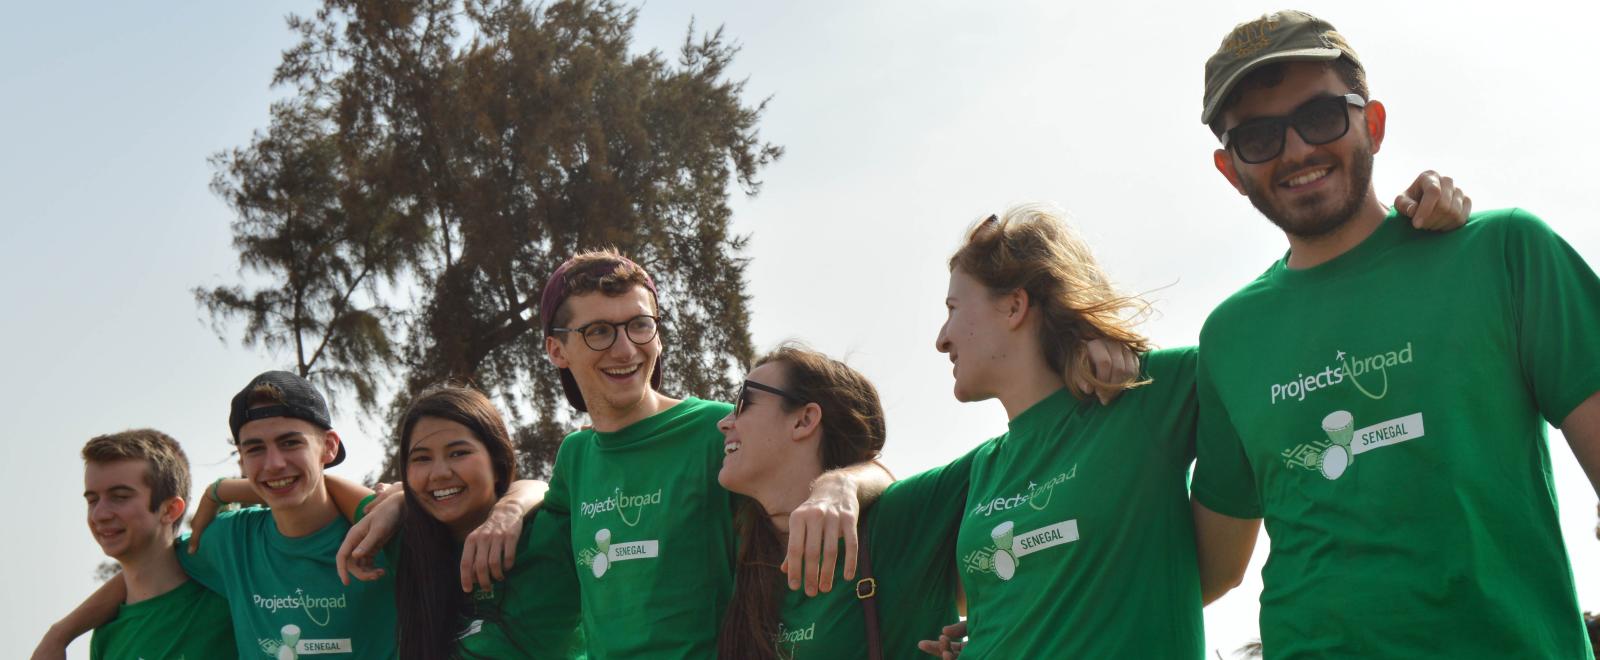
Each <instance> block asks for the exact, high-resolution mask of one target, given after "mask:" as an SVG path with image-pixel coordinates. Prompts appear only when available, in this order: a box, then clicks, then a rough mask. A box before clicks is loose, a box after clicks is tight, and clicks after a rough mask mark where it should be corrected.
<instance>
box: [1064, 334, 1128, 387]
mask: <svg viewBox="0 0 1600 660" xmlns="http://www.w3.org/2000/svg"><path fill="white" fill-rule="evenodd" d="M1084 352H1085V353H1086V354H1087V355H1088V357H1089V371H1090V373H1093V374H1094V376H1095V378H1098V379H1100V380H1103V381H1105V380H1114V379H1115V376H1114V375H1113V374H1115V373H1116V365H1117V360H1116V356H1115V355H1114V354H1113V352H1112V350H1111V348H1110V347H1108V346H1107V345H1106V342H1104V341H1102V340H1099V339H1095V340H1092V341H1090V342H1088V343H1087V344H1085V345H1084ZM1074 380H1076V381H1078V385H1079V387H1078V391H1079V392H1080V393H1082V394H1083V395H1084V396H1088V395H1090V394H1094V393H1095V389H1094V386H1093V381H1091V380H1090V379H1089V378H1087V377H1086V375H1084V376H1076V377H1075V378H1074Z"/></svg>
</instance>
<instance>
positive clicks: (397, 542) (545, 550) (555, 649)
mask: <svg viewBox="0 0 1600 660" xmlns="http://www.w3.org/2000/svg"><path fill="white" fill-rule="evenodd" d="M375 497H376V496H375V495H368V496H367V498H366V499H363V500H361V504H360V505H359V506H357V507H356V522H361V519H362V518H365V517H366V515H367V513H368V512H367V504H368V503H369V502H371V501H372V500H373V499H375ZM568 534H569V531H568V522H567V520H566V514H560V513H553V512H549V511H540V512H535V513H533V514H530V515H528V516H527V517H526V518H524V519H523V521H522V534H520V535H519V536H518V537H517V554H516V561H515V562H514V565H513V566H512V567H511V570H510V571H509V572H508V573H507V575H506V579H505V580H503V581H497V582H495V583H494V585H493V586H492V588H490V589H488V590H485V589H484V588H483V587H481V586H480V587H478V588H477V589H476V590H475V591H473V593H472V601H471V611H470V612H468V616H466V617H465V618H464V619H462V620H461V621H460V626H461V630H460V632H459V638H458V639H459V642H460V643H459V644H458V645H457V648H458V649H459V655H460V657H461V658H465V659H469V660H470V659H473V658H495V659H499V658H569V659H579V660H581V659H582V658H584V653H583V634H582V632H581V631H580V630H579V628H578V583H577V576H576V575H575V574H574V573H573V572H572V569H571V563H570V562H571V556H572V553H571V552H570V551H569V550H568V549H567V544H568V541H567V537H568ZM403 549H404V544H403V543H402V542H401V535H400V534H396V535H395V536H394V538H391V539H389V542H388V543H387V544H385V545H384V547H383V552H384V557H385V559H386V560H387V563H388V565H390V566H393V567H395V568H396V572H395V579H396V580H403V579H405V578H404V577H403V576H401V575H399V571H398V568H399V567H400V561H399V560H400V553H401V552H402V551H403Z"/></svg>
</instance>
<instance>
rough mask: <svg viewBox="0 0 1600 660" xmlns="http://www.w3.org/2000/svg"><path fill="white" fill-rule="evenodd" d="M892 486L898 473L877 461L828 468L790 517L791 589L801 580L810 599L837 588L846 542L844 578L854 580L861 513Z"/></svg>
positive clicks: (786, 565) (787, 564)
mask: <svg viewBox="0 0 1600 660" xmlns="http://www.w3.org/2000/svg"><path fill="white" fill-rule="evenodd" d="M892 483H894V475H892V474H890V473H889V468H886V467H884V466H883V465H882V464H880V463H878V462H877V461H867V462H865V463H857V464H855V465H851V466H847V467H842V468H837V469H833V470H829V471H827V472H824V473H822V476H820V477H817V479H816V481H813V482H811V498H810V499H808V500H806V501H805V502H804V503H802V504H801V505H800V506H799V507H798V508H796V509H795V510H794V511H793V512H791V513H790V514H789V553H788V555H787V556H786V557H785V558H784V562H783V570H784V572H785V573H787V574H788V576H789V588H790V589H791V590H793V589H799V588H800V586H801V584H802V582H803V583H804V585H805V589H806V595H807V596H815V595H817V593H818V592H824V593H825V592H828V591H832V590H833V569H834V567H835V566H837V565H838V560H839V541H840V540H841V539H842V540H843V541H844V579H846V580H854V579H855V577H856V551H857V549H858V541H857V539H856V521H858V520H860V519H861V510H862V509H864V508H866V507H868V506H871V505H872V503H873V502H876V501H878V496H879V495H882V494H883V491H884V490H885V489H887V488H888V487H889V484H892Z"/></svg>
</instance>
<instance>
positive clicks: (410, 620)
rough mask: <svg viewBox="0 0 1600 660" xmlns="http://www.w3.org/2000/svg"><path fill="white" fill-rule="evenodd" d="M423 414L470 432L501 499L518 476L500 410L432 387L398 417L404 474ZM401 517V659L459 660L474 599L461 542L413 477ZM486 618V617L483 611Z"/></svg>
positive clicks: (466, 393)
mask: <svg viewBox="0 0 1600 660" xmlns="http://www.w3.org/2000/svg"><path fill="white" fill-rule="evenodd" d="M423 417H436V418H439V419H445V420H450V421H452V422H456V423H458V424H460V425H462V426H465V427H467V430H469V431H472V435H473V436H474V437H476V438H477V439H478V441H479V442H482V443H483V446H484V449H485V450H486V451H487V452H488V454H489V464H490V466H491V467H492V469H493V471H494V493H495V496H496V497H497V498H498V497H499V496H501V495H505V493H506V489H507V488H510V487H511V482H513V481H515V480H516V478H517V459H516V451H515V450H514V449H513V448H512V445H511V434H510V432H509V431H507V430H506V423H505V421H504V420H503V419H502V418H501V417H500V411H499V410H497V409H496V408H495V406H494V403H493V402H492V401H490V400H489V397H486V396H484V395H483V393H481V392H479V391H477V390H474V389H471V388H467V387H459V386H454V385H444V386H439V387H435V388H432V389H429V390H427V391H425V392H423V393H422V394H420V395H418V396H417V398H416V399H415V400H413V401H412V402H411V406H410V407H409V408H407V409H406V412H405V415H404V416H403V417H401V419H400V428H399V431H398V435H397V436H396V438H397V443H396V444H398V446H399V448H400V449H399V452H400V453H399V455H398V458H397V460H396V462H397V464H398V465H399V466H400V473H401V474H402V475H404V474H405V465H406V461H407V457H408V456H409V455H410V453H411V432H412V430H413V429H414V428H415V427H416V425H417V421H418V420H420V419H422V418H423ZM401 483H402V484H404V485H405V505H404V506H403V507H402V508H401V514H400V539H401V543H402V548H403V551H402V552H400V553H399V554H400V557H399V559H398V561H397V562H396V563H397V565H396V566H395V573H396V575H395V590H394V596H395V611H396V614H397V617H398V618H397V621H396V623H397V626H396V628H397V631H398V633H399V651H400V657H401V658H403V659H405V660H424V659H425V660H436V659H438V658H454V657H457V655H458V651H457V648H456V639H457V636H458V635H459V634H460V632H461V625H462V623H463V621H464V619H465V618H466V617H467V616H468V615H469V614H470V613H473V609H472V600H471V597H472V596H471V594H467V593H463V592H462V591H461V583H460V581H459V580H458V579H457V576H458V575H460V562H461V544H460V543H458V542H456V540H455V538H454V537H453V536H451V534H450V529H449V528H448V527H446V526H445V525H444V523H441V522H439V521H438V520H436V519H434V517H433V516H430V515H428V511H427V509H424V508H422V504H421V503H420V502H419V501H418V500H417V493H416V492H415V491H414V490H412V488H411V481H410V480H409V479H404V478H402V479H401ZM480 614H481V613H480Z"/></svg>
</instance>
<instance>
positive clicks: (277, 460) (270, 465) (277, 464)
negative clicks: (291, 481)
mask: <svg viewBox="0 0 1600 660" xmlns="http://www.w3.org/2000/svg"><path fill="white" fill-rule="evenodd" d="M286 465H288V462H287V461H285V460H283V452H281V451H278V448H277V446H275V445H273V444H272V443H267V459H266V460H265V461H262V464H261V466H262V468H264V469H265V470H266V471H267V473H268V474H271V473H272V472H275V471H277V470H281V469H283V468H284V466H286Z"/></svg>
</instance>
